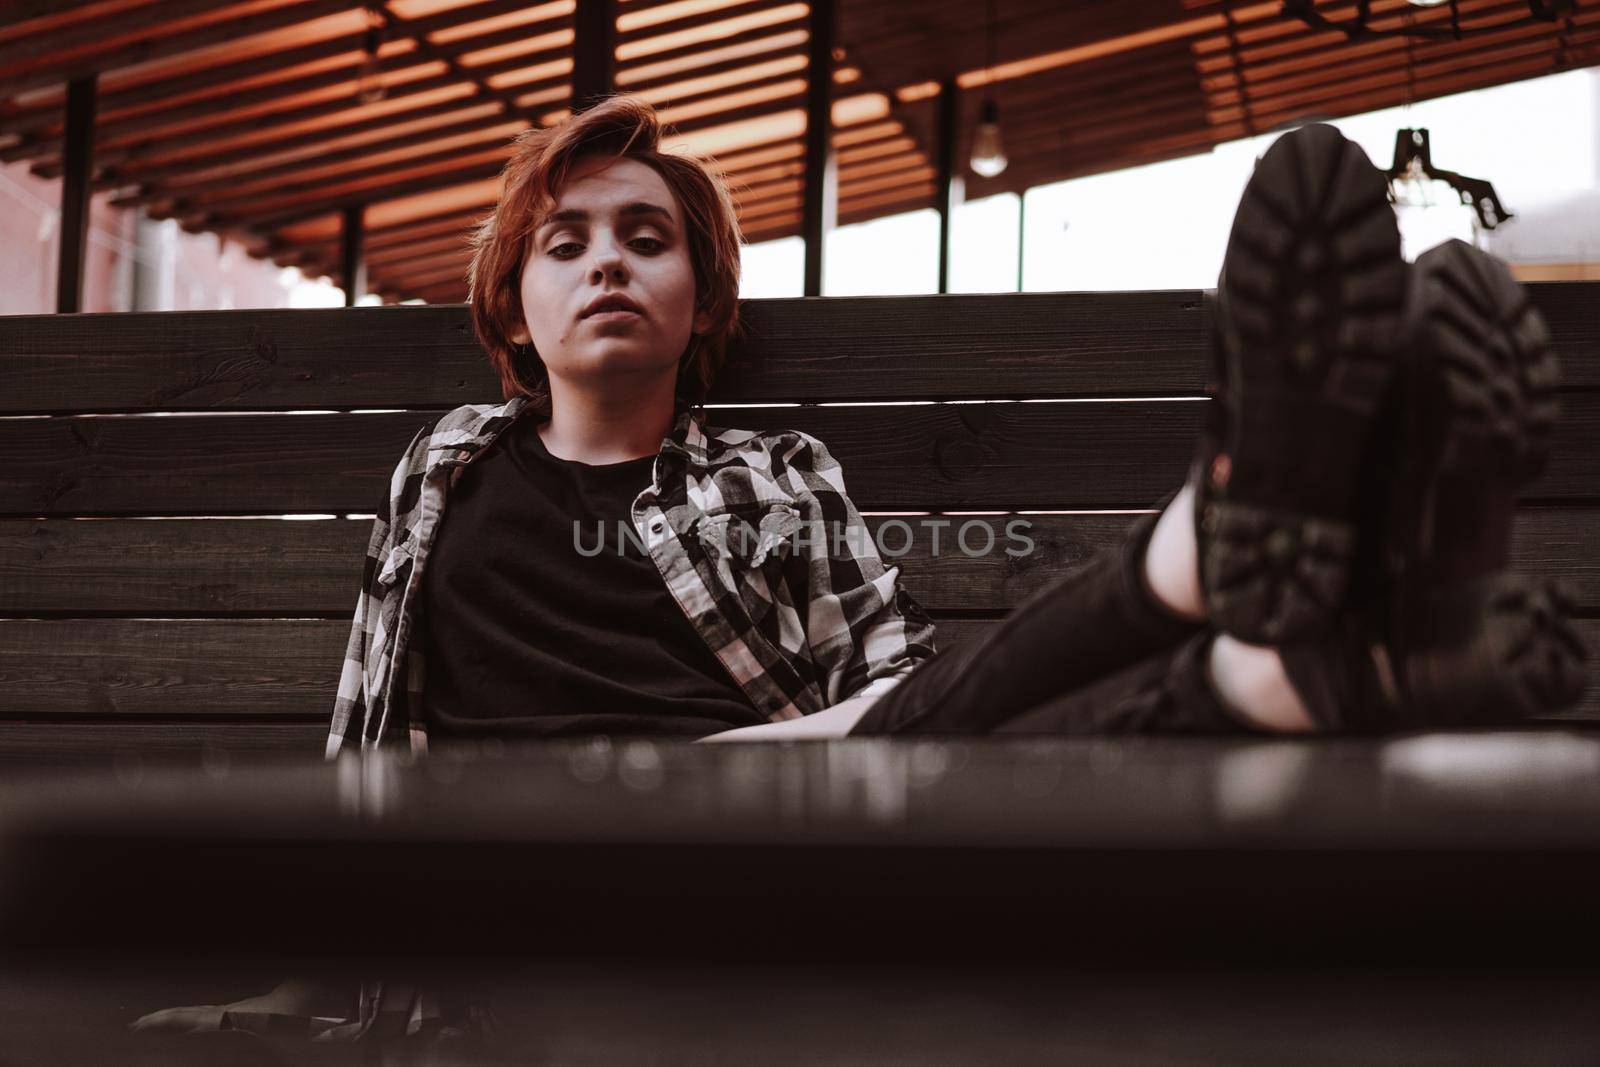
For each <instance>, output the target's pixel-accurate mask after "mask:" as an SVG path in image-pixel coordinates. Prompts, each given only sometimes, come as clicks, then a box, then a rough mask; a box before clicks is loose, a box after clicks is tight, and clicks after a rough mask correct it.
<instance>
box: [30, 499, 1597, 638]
mask: <svg viewBox="0 0 1600 1067" xmlns="http://www.w3.org/2000/svg"><path fill="white" fill-rule="evenodd" d="M893 518H894V517H892V516H882V515H869V516H868V517H867V525H868V526H869V527H870V528H871V529H872V530H873V531H874V534H875V535H876V536H877V539H878V543H879V544H880V545H882V546H883V548H884V549H885V550H886V551H885V553H884V559H885V562H888V563H893V564H896V565H898V566H899V567H900V568H901V580H902V581H903V582H905V583H906V584H907V586H908V587H910V588H911V590H912V591H913V593H914V594H915V595H916V596H917V598H918V600H919V601H920V602H921V603H922V604H923V606H924V607H926V608H928V609H929V610H930V611H941V610H946V609H976V610H985V611H988V610H995V611H999V610H1005V609H1008V608H1011V607H1014V606H1015V605H1016V604H1018V603H1019V602H1020V601H1021V600H1022V599H1023V598H1024V597H1026V596H1027V595H1028V594H1029V593H1031V592H1032V591H1033V590H1034V589H1037V588H1038V587H1039V586H1041V585H1043V584H1046V583H1048V582H1050V581H1052V580H1054V579H1056V578H1059V577H1060V576H1061V575H1062V574H1064V573H1065V572H1066V571H1067V570H1068V569H1070V568H1071V567H1073V566H1075V565H1077V564H1079V563H1081V562H1083V561H1084V560H1086V559H1088V558H1089V557H1090V556H1091V555H1092V554H1093V553H1094V552H1096V551H1097V550H1099V549H1100V548H1102V547H1104V546H1106V545H1109V544H1111V543H1113V542H1115V541H1116V540H1117V539H1118V538H1119V537H1120V536H1121V534H1122V531H1123V530H1124V529H1126V527H1127V525H1128V524H1129V523H1130V522H1131V521H1132V520H1133V516H1132V515H1126V514H1112V515H1018V514H1014V513H1004V514H996V515H981V516H964V515H948V516H937V517H936V516H928V517H923V516H915V515H913V516H905V517H903V518H901V519H900V521H902V522H905V523H907V524H908V525H909V526H910V530H911V539H910V542H909V544H910V549H909V551H906V552H905V554H904V555H900V556H895V555H893V554H892V553H893V552H896V551H898V550H899V549H900V548H901V546H903V545H905V544H906V543H907V541H906V537H905V531H904V530H903V529H900V528H891V529H889V530H885V531H882V532H881V533H880V532H879V531H880V528H881V527H882V526H883V524H884V523H886V522H890V521H892V520H893ZM925 519H926V520H927V521H936V520H941V519H942V520H943V521H946V522H948V523H949V524H950V525H948V526H945V527H942V528H939V529H938V534H939V552H938V555H937V556H935V555H934V554H933V535H934V528H933V527H930V526H922V525H919V523H922V522H923V521H924V520H925ZM1018 520H1020V521H1022V522H1026V523H1027V524H1028V525H1027V526H1026V527H1018V529H1020V530H1021V532H1022V533H1024V534H1026V536H1027V537H1028V538H1029V539H1031V540H1032V542H1033V547H1032V548H1031V549H1030V550H1028V551H1027V554H1026V555H1019V556H1009V555H1007V554H1006V549H1007V548H1008V547H1010V548H1013V549H1016V550H1018V551H1021V550H1022V549H1023V548H1024V547H1025V546H1024V545H1023V543H1022V542H1021V541H1019V540H1015V539H1012V538H1009V537H1008V536H1007V533H1006V531H1007V528H1008V524H1009V523H1011V522H1013V521H1018ZM969 522H976V523H981V524H984V525H987V527H988V528H989V530H991V531H992V532H993V535H994V548H993V550H992V551H989V552H987V553H982V552H981V549H982V548H983V545H984V543H985V540H986V538H985V535H984V532H983V529H982V527H981V526H977V527H973V528H972V529H971V530H969V531H968V535H967V541H966V543H967V545H968V546H969V547H970V548H971V549H972V550H973V551H974V552H979V553H980V554H977V555H973V556H969V555H967V554H965V553H964V552H962V551H961V547H960V542H959V541H958V540H957V537H958V533H959V531H960V528H961V526H962V525H963V524H964V523H969ZM370 532H371V520H357V519H328V520H312V521H304V522H296V521H285V520H280V519H215V520H212V519H162V520H143V519H103V520H87V521H76V520H67V519H40V520H32V519H3V520H0V605H4V607H5V610H6V611H7V612H9V613H11V614H15V615H28V614H32V613H35V612H41V613H42V612H61V613H72V612H81V613H96V612H125V613H136V612H143V613H163V614H182V613H200V612H205V613H240V614H246V613H253V614H264V613H279V614H284V615H324V616H328V615H332V616H343V615H345V614H347V613H349V612H351V611H353V610H354V607H355V600H356V595H357V592H358V590H359V588H360V584H361V570H362V560H363V553H364V552H365V549H366V543H367V536H368V534H369V533H370ZM1596 544H1600V508H1585V507H1570V508H1569V507H1553V508H1524V509H1522V511H1521V512H1520V513H1519V514H1518V516H1517V520H1516V540H1515V542H1514V545H1513V561H1514V563H1515V565H1516V567H1517V569H1518V570H1520V571H1522V572H1524V573H1528V574H1533V575H1538V576H1540V577H1562V578H1566V579H1567V580H1568V581H1570V582H1571V583H1572V585H1573V587H1574V589H1575V591H1576V593H1577V596H1578V602H1579V605H1580V606H1581V607H1582V608H1583V609H1584V610H1586V611H1590V612H1597V613H1600V554H1597V553H1595V552H1594V551H1593V550H1592V546H1593V545H1596Z"/></svg>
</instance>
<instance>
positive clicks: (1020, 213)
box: [1017, 189, 1028, 293]
mask: <svg viewBox="0 0 1600 1067" xmlns="http://www.w3.org/2000/svg"><path fill="white" fill-rule="evenodd" d="M1027 241H1028V190H1026V189H1024V190H1022V192H1020V193H1018V194H1017V292H1019V293H1020V292H1022V265H1023V259H1022V250H1023V248H1024V247H1025V246H1026V245H1027Z"/></svg>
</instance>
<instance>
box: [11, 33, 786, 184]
mask: <svg viewBox="0 0 1600 1067" xmlns="http://www.w3.org/2000/svg"><path fill="white" fill-rule="evenodd" d="M795 27H798V29H803V27H805V21H803V19H795V21H792V22H784V24H779V26H774V27H762V29H758V30H747V32H742V34H736V35H733V37H728V38H723V40H720V42H718V43H722V45H728V43H742V42H747V40H760V38H762V37H763V35H770V34H771V32H773V30H778V29H795ZM696 51H698V48H696V46H683V48H677V50H672V51H670V53H661V54H658V56H651V61H658V59H661V58H664V56H677V54H680V53H682V54H694V53H696ZM525 62H526V58H517V59H510V61H504V62H502V64H486V66H483V67H478V69H477V74H478V75H480V77H493V75H494V74H501V72H506V70H514V69H518V67H520V66H525ZM451 83H453V80H451V78H450V77H446V75H442V77H438V78H427V80H424V82H421V83H411V85H405V86H395V88H394V90H390V93H389V98H390V99H398V98H405V96H414V94H419V93H427V91H434V90H437V88H442V86H445V85H451ZM558 83H560V80H549V82H541V83H534V85H520V86H514V90H507V91H506V94H507V96H512V98H514V99H518V98H523V96H526V94H528V93H530V91H531V90H534V88H538V86H539V85H558ZM350 107H352V106H349V104H341V102H333V104H317V106H310V107H304V109H299V110H294V112H293V114H288V115H280V117H274V118H272V120H266V118H256V120H253V123H251V128H253V133H259V130H262V128H264V126H267V128H270V126H277V125H288V123H294V122H307V120H314V118H322V117H326V115H334V114H339V112H341V110H347V109H350ZM440 107H442V106H440V104H435V106H430V107H427V109H421V110H418V112H416V114H414V115H406V117H402V115H395V114H389V115H384V117H381V118H373V120H365V122H357V123H347V125H346V126H344V128H338V126H333V128H330V130H328V133H326V136H328V138H336V136H344V134H347V133H354V131H363V130H370V128H374V126H384V125H394V123H395V122H403V120H405V118H421V117H422V112H424V110H432V112H435V114H437V110H438V109H440ZM304 138H306V134H299V136H298V138H296V141H304ZM214 139H216V134H214V131H213V130H210V128H206V130H198V131H195V130H190V131H181V133H173V134H170V136H163V138H152V139H147V141H142V142H136V144H130V146H115V144H112V146H101V147H99V149H98V158H101V160H102V162H104V163H107V165H112V166H117V165H122V163H126V162H128V160H130V158H141V157H142V158H149V157H152V155H160V154H162V152H171V150H174V149H182V147H190V146H197V144H210V142H213V141H214ZM40 150H48V149H45V147H43V146H40V144H32V142H29V144H27V146H22V147H16V149H0V160H6V162H11V160H14V158H32V157H34V155H37V154H38V152H40ZM251 150H258V149H251ZM219 155H221V157H222V158H226V157H227V154H226V152H222V154H219Z"/></svg>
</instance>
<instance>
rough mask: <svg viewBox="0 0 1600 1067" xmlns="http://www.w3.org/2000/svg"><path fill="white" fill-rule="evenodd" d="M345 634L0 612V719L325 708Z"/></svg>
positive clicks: (334, 626)
mask: <svg viewBox="0 0 1600 1067" xmlns="http://www.w3.org/2000/svg"><path fill="white" fill-rule="evenodd" d="M352 608H353V598H352ZM349 636H350V623H349V622H348V621H340V620H334V619H0V678H3V679H4V680H5V685H3V686H0V719H13V720H22V721H32V720H35V719H38V718H48V717H50V716H62V715H65V716H71V715H78V716H84V715H99V716H104V715H128V716H144V717H148V718H152V719H161V718H169V717H170V718H178V717H183V716H192V717H201V716H211V717H230V716H232V717H240V716H242V717H247V718H254V717H261V718H263V719H270V718H272V717H274V716H291V717H293V716H298V717H300V718H311V717H315V716H327V715H329V714H331V713H332V711H333V698H334V692H335V690H336V689H337V688H338V684H339V672H340V670H341V669H342V667H343V665H344V646H345V642H346V640H348V638H349Z"/></svg>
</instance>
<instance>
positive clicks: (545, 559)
mask: <svg viewBox="0 0 1600 1067" xmlns="http://www.w3.org/2000/svg"><path fill="white" fill-rule="evenodd" d="M541 425H543V421H542V420H541V419H539V418H537V417H536V416H534V415H532V414H531V413H530V414H528V415H526V416H524V417H523V418H519V419H517V420H516V421H515V422H514V423H512V424H511V426H509V427H507V428H506V429H505V431H503V432H502V433H501V435H500V437H499V438H497V439H496V440H495V442H494V444H493V445H492V446H491V447H490V449H489V450H488V451H487V452H485V453H483V454H481V455H479V456H477V457H476V458H474V459H473V460H472V462H471V463H469V464H468V465H467V466H466V468H465V469H464V470H463V471H462V473H461V477H460V479H459V481H457V483H456V485H455V486H454V488H452V489H451V490H450V492H449V497H448V499H447V501H446V505H445V508H444V515H443V518H442V520H441V525H440V528H439V530H438V532H437V535H436V540H435V543H434V546H433V549H432V551H431V552H430V554H429V556H428V559H427V562H426V564H425V566H424V568H423V571H422V589H421V597H422V615H421V624H420V630H421V631H422V636H421V640H422V641H423V648H424V656H425V657H426V663H425V666H426V671H427V675H426V684H425V686H424V688H423V694H422V703H423V705H424V715H425V717H426V721H427V723H428V730H429V733H430V736H432V735H442V736H450V735H461V734H473V735H486V734H496V735H505V734H515V735H517V736H524V737H526V736H534V737H557V736H572V735H577V734H596V733H606V734H687V735H693V736H704V735H706V734H712V733H716V732H718V731H720V730H726V729H730V728H732V727H735V726H750V725H754V724H756V723H760V722H764V721H765V719H764V718H763V717H762V716H761V715H760V714H759V713H758V712H757V711H756V710H755V708H754V707H753V706H752V704H751V703H750V700H749V698H748V697H747V696H745V694H744V691H743V690H741V689H740V688H739V686H738V684H737V683H735V682H734V680H733V678H732V677H731V676H730V675H729V674H728V673H727V671H726V670H725V669H724V668H723V666H722V664H721V663H720V662H719V661H718V660H717V657H716V656H715V655H714V654H713V653H712V652H711V650H710V649H709V648H708V647H706V643H705V640H704V639H703V638H702V637H701V636H700V635H699V633H698V632H697V631H696V630H695V629H694V627H693V626H692V625H691V624H690V622H689V620H688V618H687V617H686V616H685V615H684V613H683V609H682V608H680V607H679V606H678V603H677V601H676V600H674V599H673V597H672V594H671V592H669V591H668V589H667V586H666V583H665V581H663V580H662V578H661V573H660V571H658V570H657V569H656V565H655V563H654V562H653V561H652V560H651V559H650V556H649V554H648V550H647V549H645V550H642V549H641V547H640V542H642V540H643V538H642V537H641V536H639V535H638V534H637V533H636V534H635V537H634V538H629V537H627V536H626V533H627V531H628V530H630V529H632V528H633V523H632V520H631V518H630V513H631V510H632V506H633V501H634V499H635V498H636V497H637V496H638V495H639V494H640V493H641V492H643V491H644V489H645V488H647V487H648V486H649V484H650V478H651V472H652V468H653V465H654V463H655V458H656V457H655V456H653V455H651V456H641V457H640V458H638V459H631V460H624V461H623V462H621V463H605V464H599V465H595V464H587V463H578V462H575V461H572V460H565V459H559V458H557V457H555V456H553V455H551V454H550V452H549V450H548V449H546V448H545V445H544V441H543V440H542V439H541V438H540V437H539V427H540V426H541ZM619 520H620V521H621V523H622V527H621V529H620V530H619V527H618V521H619ZM574 521H576V522H577V524H578V526H577V533H576V543H575V535H574V528H573V524H574ZM635 538H637V541H636V540H635ZM580 547H581V549H582V551H580V550H579V549H580ZM597 549H598V551H596V550H597ZM585 553H588V554H585Z"/></svg>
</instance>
